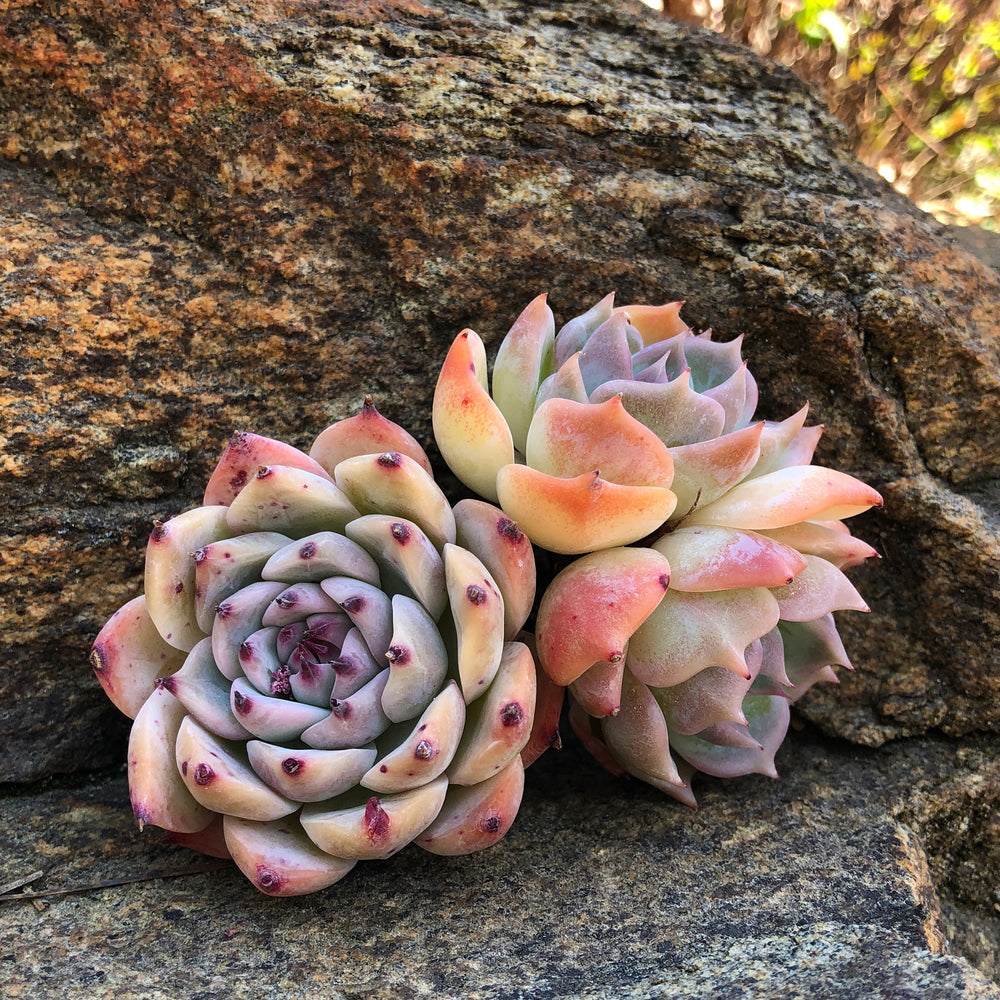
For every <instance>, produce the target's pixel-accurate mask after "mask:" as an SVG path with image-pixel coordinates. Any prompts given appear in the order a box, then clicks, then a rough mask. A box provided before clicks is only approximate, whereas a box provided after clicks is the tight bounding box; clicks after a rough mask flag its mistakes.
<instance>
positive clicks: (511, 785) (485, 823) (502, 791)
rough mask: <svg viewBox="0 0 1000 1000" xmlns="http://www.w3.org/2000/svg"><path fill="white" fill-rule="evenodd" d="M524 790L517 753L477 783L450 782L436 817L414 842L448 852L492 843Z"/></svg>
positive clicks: (452, 853)
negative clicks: (504, 765) (495, 771)
mask: <svg viewBox="0 0 1000 1000" xmlns="http://www.w3.org/2000/svg"><path fill="white" fill-rule="evenodd" d="M523 793H524V764H523V763H522V761H521V758H520V757H515V758H514V759H513V760H512V761H511V762H510V763H509V764H508V765H507V766H506V767H505V768H504V769H503V770H502V771H500V772H499V773H498V774H495V775H493V776H492V777H490V778H487V779H486V780H485V781H480V782H479V783H478V784H475V785H468V786H462V785H451V786H449V788H448V792H447V795H446V796H445V799H444V802H443V803H442V805H441V809H440V810H439V811H438V814H437V816H436V818H435V819H434V821H433V822H432V823H431V824H430V825H429V826H427V827H426V828H425V829H424V831H423V832H422V833H421V834H420V835H419V836H418V837H417V838H416V841H415V842H416V844H417V845H418V846H419V847H422V848H423V849H424V850H425V851H430V852H431V853H432V854H443V855H447V856H455V855H461V854H471V853H473V852H474V851H481V850H483V849H484V848H487V847H491V846H492V845H493V844H495V843H496V842H497V841H498V840H500V839H501V837H503V836H505V835H506V833H507V831H508V830H509V829H510V827H511V824H512V823H513V822H514V817H515V816H516V815H517V810H518V808H519V807H520V805H521V796H522V795H523Z"/></svg>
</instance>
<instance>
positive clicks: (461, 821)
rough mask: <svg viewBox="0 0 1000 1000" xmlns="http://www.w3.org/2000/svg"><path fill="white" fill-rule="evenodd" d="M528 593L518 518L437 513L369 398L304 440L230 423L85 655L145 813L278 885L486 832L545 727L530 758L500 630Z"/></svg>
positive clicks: (472, 503)
mask: <svg viewBox="0 0 1000 1000" xmlns="http://www.w3.org/2000/svg"><path fill="white" fill-rule="evenodd" d="M534 595H535V570H534V560H533V555H532V549H531V545H530V543H529V542H528V540H527V538H526V537H525V536H524V534H523V533H522V532H521V531H520V529H519V528H518V526H517V525H516V524H515V523H514V521H513V520H512V519H511V518H509V517H508V516H507V515H505V514H504V513H503V512H502V511H500V510H498V509H497V508H496V507H494V506H492V505H490V504H487V503H484V502H481V501H478V500H467V501H463V502H462V503H459V504H458V505H457V506H455V507H454V508H453V507H452V506H451V504H450V503H449V502H448V500H447V499H446V497H445V496H444V494H443V493H442V492H441V490H440V489H439V487H438V486H437V485H436V483H435V482H434V479H433V477H432V475H431V471H430V464H429V462H428V460H427V456H426V455H425V454H424V451H423V449H422V448H421V447H420V445H419V443H418V442H417V441H416V440H415V439H414V438H413V437H411V436H410V435H409V434H408V433H407V432H406V431H404V430H403V429H402V428H401V427H399V426H398V425H396V424H394V423H393V422H391V421H389V420H387V419H386V418H384V417H383V416H381V415H380V414H379V413H378V412H377V410H376V409H375V407H374V406H373V405H372V403H371V400H370V398H368V399H366V400H365V405H364V407H363V409H362V411H361V412H360V413H359V414H358V415H357V416H356V417H353V418H351V419H348V420H343V421H340V422H339V423H336V424H334V425H333V426H331V427H329V428H327V429H326V430H325V431H323V433H322V434H320V435H319V437H318V438H317V439H316V441H315V443H314V444H313V446H312V449H311V451H310V453H309V454H308V455H307V454H305V453H304V452H302V451H299V450H298V449H296V448H293V447H291V446H289V445H287V444H283V443H281V442H279V441H275V440H272V439H269V438H264V437H259V436H256V435H252V434H246V433H237V434H236V435H234V437H233V438H232V440H231V441H230V443H229V445H228V447H227V448H226V450H225V453H224V454H223V456H222V458H221V460H220V462H219V464H218V466H217V468H216V469H215V471H214V473H213V474H212V476H211V478H210V480H209V483H208V487H207V489H206V491H205V497H204V502H203V505H202V506H201V507H198V508H196V509H194V510H189V511H187V512H185V513H182V514H180V515H178V516H176V517H173V518H171V519H170V520H167V521H165V522H163V523H157V524H156V525H155V526H154V528H153V532H152V535H151V537H150V540H149V545H148V548H147V553H146V570H145V592H144V594H143V595H142V596H140V597H137V598H135V599H134V600H132V601H130V602H129V603H128V604H126V605H125V606H124V607H123V608H121V609H120V610H119V611H118V612H117V613H116V614H115V615H114V616H113V617H112V618H111V619H110V620H109V621H108V623H107V624H106V625H105V626H104V628H103V629H102V631H101V633H100V634H99V636H98V637H97V640H96V641H95V643H94V647H93V652H92V655H91V659H92V664H93V666H94V669H95V671H96V673H97V676H98V678H99V679H100V681H101V684H102V685H103V687H104V689H105V690H106V692H107V693H108V695H109V696H110V697H111V699H112V700H113V701H114V703H115V704H116V705H117V706H118V708H120V709H121V710H122V711H123V712H125V713H126V714H127V715H129V716H130V717H132V718H133V719H134V722H133V726H132V732H131V737H130V740H129V748H128V778H129V789H130V796H131V799H132V805H133V809H134V812H135V816H136V818H137V819H138V820H139V823H140V827H141V826H142V825H144V824H153V825H155V826H158V827H162V828H163V829H164V830H167V831H169V832H170V836H171V838H172V839H174V840H176V841H178V842H180V843H184V844H187V845H189V846H192V847H195V848H197V849H200V850H203V851H206V852H208V853H212V854H219V855H223V856H226V855H231V856H232V857H233V858H234V859H235V861H236V863H237V864H238V865H239V867H240V868H241V870H242V871H243V872H244V874H246V876H247V877H248V878H249V879H250V880H251V881H252V882H253V883H254V884H255V885H256V886H257V887H258V888H260V889H262V890H263V891H265V892H268V893H272V894H278V895H289V894H296V893H303V892H309V891H312V890H315V889H319V888H322V887H324V886H326V885H329V884H331V883H333V882H335V881H337V880H338V879H340V878H341V877H343V876H344V875H345V874H346V873H347V872H348V871H349V870H350V869H351V868H352V867H353V866H354V864H355V863H356V862H357V861H359V860H364V859H373V858H387V857H389V856H390V855H392V854H394V853H395V852H396V851H398V850H400V849H401V848H402V847H404V846H405V845H407V844H408V843H410V842H414V843H417V844H418V845H420V846H421V847H423V848H425V849H427V850H429V851H432V852H436V853H439V854H464V853H468V852H471V851H476V850H479V849H481V848H484V847H487V846H489V845H491V844H493V843H495V842H496V841H497V840H499V839H500V838H501V837H503V836H504V834H505V833H506V832H507V830H508V829H509V827H510V825H511V823H512V821H513V820H514V817H515V815H516V813H517V810H518V807H519V804H520V799H521V793H522V788H523V783H524V777H523V772H524V761H523V760H522V756H524V757H525V758H533V757H534V756H537V753H538V752H540V750H541V749H543V748H544V746H545V744H546V742H547V741H546V740H545V739H540V740H536V741H535V742H534V743H533V744H532V748H530V749H529V750H527V751H526V752H525V748H526V746H527V744H528V741H529V737H530V736H531V733H532V725H533V719H534V716H535V693H536V672H535V664H534V659H533V656H532V653H531V651H530V650H529V648H528V646H527V645H526V644H525V643H523V642H520V641H518V640H517V636H518V634H519V632H520V630H521V627H522V625H523V624H524V622H525V620H526V618H527V616H528V614H529V612H530V610H531V606H532V602H533V599H534ZM557 709H558V706H556V710H557ZM551 715H552V713H551V711H550V712H549V718H548V720H547V722H546V723H545V724H546V725H547V726H548V727H549V728H553V727H554V725H555V723H554V721H553V720H552V718H551Z"/></svg>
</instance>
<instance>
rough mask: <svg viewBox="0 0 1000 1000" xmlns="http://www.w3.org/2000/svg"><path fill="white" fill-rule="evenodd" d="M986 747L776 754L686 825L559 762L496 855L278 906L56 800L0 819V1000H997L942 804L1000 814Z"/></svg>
mask: <svg viewBox="0 0 1000 1000" xmlns="http://www.w3.org/2000/svg"><path fill="white" fill-rule="evenodd" d="M996 743H997V741H996V739H994V740H993V741H992V744H990V743H988V742H984V741H982V740H973V741H970V746H969V747H968V748H966V749H959V748H957V747H956V746H954V745H953V744H950V743H949V742H948V741H945V740H942V739H933V738H930V739H925V740H922V741H920V742H919V743H918V742H917V741H900V742H897V743H895V744H893V745H890V746H888V747H885V748H883V749H881V750H879V751H871V750H861V751H859V750H858V749H857V748H855V747H848V746H845V745H844V744H839V745H826V746H824V745H818V744H817V743H815V742H812V741H808V740H803V739H802V738H801V737H798V736H795V735H793V736H792V737H791V739H790V740H789V741H788V742H787V743H786V744H785V746H784V747H783V749H782V750H781V751H780V752H779V754H778V768H779V770H780V771H781V772H782V780H781V781H772V780H771V779H769V778H765V777H762V776H760V775H753V776H751V777H747V778H744V779H741V780H739V781H731V782H713V783H711V784H709V783H707V782H706V783H705V784H704V785H701V786H699V797H700V799H701V808H700V809H699V810H698V812H697V813H692V812H691V811H690V810H688V809H686V808H685V807H683V806H680V805H678V804H677V803H669V804H668V803H667V802H665V801H664V798H663V796H662V795H661V794H660V793H659V792H657V791H656V790H655V789H652V788H650V787H649V786H647V785H642V784H640V783H639V782H622V781H619V780H617V779H615V778H612V777H611V776H610V775H607V774H605V773H604V772H602V771H600V770H599V769H598V767H597V765H596V764H594V762H593V761H591V760H589V759H588V758H587V757H586V755H585V754H584V752H583V751H582V749H580V748H579V747H571V748H568V749H567V750H565V751H564V752H563V753H561V754H558V755H557V754H546V755H545V756H544V757H543V758H542V759H541V760H540V761H539V762H538V763H537V764H535V765H534V766H533V767H531V768H529V770H528V772H527V776H526V778H527V794H526V797H525V798H526V800H525V805H524V807H523V808H522V810H521V813H520V814H519V816H518V818H517V821H516V823H515V824H514V827H513V828H512V829H511V831H510V833H509V834H508V835H507V836H506V837H505V838H504V840H503V841H501V842H500V843H499V844H497V845H496V846H495V847H492V848H490V849H489V850H487V851H482V852H480V853H478V854H472V855H469V856H467V857H462V858H441V857H436V856H432V855H430V854H427V853H426V852H424V851H421V850H420V849H419V848H416V847H412V846H411V847H408V848H406V849H404V850H403V851H401V852H400V853H399V854H397V855H396V856H394V857H393V858H391V859H389V860H388V861H385V862H370V863H366V864H364V865H359V866H358V867H357V868H355V869H354V871H352V872H351V873H350V874H349V875H348V876H347V877H346V878H345V879H344V880H343V881H341V882H338V883H337V884H336V885H333V886H331V887H330V888H328V889H325V890H323V891H322V892H318V893H315V894H313V895H310V896H301V897H297V898H295V899H273V898H268V897H266V896H264V895H263V894H262V893H260V892H259V891H258V890H257V889H255V888H254V887H253V886H252V885H251V884H250V883H249V882H248V881H247V880H246V879H245V878H244V877H243V876H242V875H240V874H239V872H238V871H237V870H236V869H235V867H234V866H232V865H231V864H227V863H225V862H222V863H221V867H220V864H219V863H218V862H216V861H215V860H214V859H212V858H205V857H201V856H198V855H194V854H192V853H191V852H189V851H187V850H184V849H183V848H179V847H174V846H169V845H164V844H163V843H162V842H161V841H160V840H159V839H158V837H157V834H156V832H155V831H154V830H152V829H149V828H147V830H146V831H145V832H144V833H142V834H141V835H140V834H138V833H136V831H135V827H134V825H132V824H131V817H130V816H129V815H128V809H127V808H123V807H122V804H123V800H124V798H125V795H126V789H125V781H124V778H123V777H121V776H110V777H109V776H106V775H105V776H102V778H101V779H100V780H97V781H91V782H87V783H67V782H66V781H65V780H64V781H63V782H61V783H60V782H50V783H49V787H47V788H45V789H43V790H40V791H36V792H34V793H32V794H25V795H20V796H17V797H13V798H9V799H6V800H0V816H2V818H3V820H4V829H5V830H6V831H8V835H7V841H6V844H7V848H8V849H7V850H5V851H4V852H3V855H2V857H0V885H2V884H4V883H6V882H8V881H10V882H16V881H18V880H20V879H23V878H26V877H28V876H30V875H31V874H33V873H35V872H36V871H37V872H40V873H41V874H40V875H39V876H38V877H36V878H35V879H34V880H33V881H32V882H31V883H30V884H29V885H28V886H26V888H27V889H28V890H30V891H33V892H36V893H38V894H39V895H40V897H41V898H40V899H35V900H34V902H36V903H38V904H40V905H41V906H42V907H43V909H42V910H41V912H36V911H35V909H33V906H32V902H29V901H28V900H22V901H17V900H13V901H8V902H2V903H0V936H2V939H3V940H4V941H6V942H8V947H7V948H6V949H4V951H3V953H2V955H0V959H2V961H3V970H4V984H5V986H6V988H7V990H8V993H9V995H11V996H13V997H18V996H30V997H32V998H33V1000H91V998H93V997H95V996H113V997H115V998H116V1000H147V998H149V997H157V998H158V997H167V996H185V997H206V998H208V997H211V998H215V997H226V998H227V1000H229V998H231V1000H245V998H246V1000H251V998H252V1000H258V998H267V1000H282V998H285V997H292V998H296V1000H297V998H299V997H300V996H303V995H304V993H303V992H302V990H304V989H305V987H303V986H302V984H304V983H306V984H308V991H309V993H308V995H316V996H324V997H331V998H334V1000H400V998H407V1000H411V998H413V1000H415V998H418V997H434V998H441V1000H468V998H473V997H483V998H486V997H489V998H497V1000H517V998H530V1000H580V998H582V997H586V998H588V1000H704V998H706V997H712V998H715V997H718V998H726V1000H729V998H732V1000H798V998H801V997H822V998H823V1000H857V998H859V997H871V998H877V1000H971V998H980V1000H1000V986H998V985H997V984H996V982H994V981H992V980H991V979H990V976H991V975H992V976H994V977H995V976H996V975H997V973H998V971H1000V966H998V965H997V960H998V955H997V948H996V942H997V941H998V940H1000V935H998V930H1000V920H997V918H996V915H995V913H994V912H993V910H992V906H991V903H990V901H989V899H984V900H979V901H973V900H972V899H971V898H970V896H973V895H975V892H976V891H978V889H977V890H974V891H973V892H972V893H970V892H967V891H963V890H962V889H961V888H960V886H959V885H958V884H957V883H958V882H961V881H962V874H961V873H962V869H961V868H960V866H959V865H957V864H955V861H956V860H957V859H958V858H959V857H961V855H962V854H963V853H964V852H965V851H967V850H969V849H970V848H973V849H974V844H975V843H976V839H977V836H978V834H979V832H980V831H979V829H978V828H977V824H976V823H975V821H973V822H972V823H971V824H965V823H964V822H962V818H963V817H968V816H969V815H970V812H971V813H974V812H975V809H973V810H970V809H969V807H968V804H967V805H966V806H965V807H962V806H961V805H960V802H961V800H963V799H964V800H965V801H966V803H969V802H970V801H971V802H975V804H976V808H977V809H981V810H983V811H988V810H989V809H991V808H992V809H993V810H994V813H995V810H996V807H997V804H998V802H1000V781H998V778H1000V769H998V767H997V765H996V749H997V746H996ZM942 787H945V788H946V789H947V791H948V796H947V797H948V798H949V799H950V805H949V807H948V810H947V811H948V812H949V813H950V821H951V823H952V830H953V831H955V830H959V831H961V830H963V829H964V832H959V833H958V834H957V835H956V834H955V833H953V834H952V835H951V836H950V837H948V838H942V837H941V836H940V833H941V829H942V827H941V826H940V825H939V824H940V823H941V822H942V821H944V819H945V817H944V814H943V813H939V814H936V815H928V814H927V809H926V805H927V803H926V798H927V797H928V796H929V797H930V798H937V797H938V795H939V792H940V789H941V788H942ZM54 816H58V817H60V822H58V823H53V821H52V817H54ZM581 817H586V821H585V822H582V821H581ZM956 823H957V826H956ZM988 860H992V861H994V862H995V860H996V855H993V857H992V859H988ZM949 870H951V871H952V872H954V873H955V874H956V875H958V876H959V877H958V879H955V878H953V877H942V871H945V872H947V871H949ZM185 871H186V872H187V873H188V874H187V875H184V876H182V877H177V878H170V879H169V880H161V879H160V878H159V877H158V875H159V874H160V873H166V874H168V875H170V874H174V873H182V872H185ZM994 871H995V869H994ZM983 874H984V877H983V878H982V879H981V880H980V881H979V882H977V883H976V885H977V886H979V885H982V886H985V885H986V884H987V882H988V881H989V878H990V876H989V875H988V870H987V869H983ZM964 875H965V876H966V877H967V876H968V872H967V871H966V872H965V873H964ZM133 879H134V880H137V881H132V880H133ZM118 880H123V881H121V882H119V881H118ZM935 881H937V885H935ZM102 884H103V887H102ZM970 884H971V883H970ZM993 887H994V889H995V879H994V881H993ZM64 889H78V890H82V891H78V892H75V893H71V894H69V895H66V896H63V895H59V894H58V893H59V891H60V890H64ZM15 894H16V892H15ZM14 942H16V945H15V944H14ZM164 984H169V991H167V990H166V988H165V986H164Z"/></svg>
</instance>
